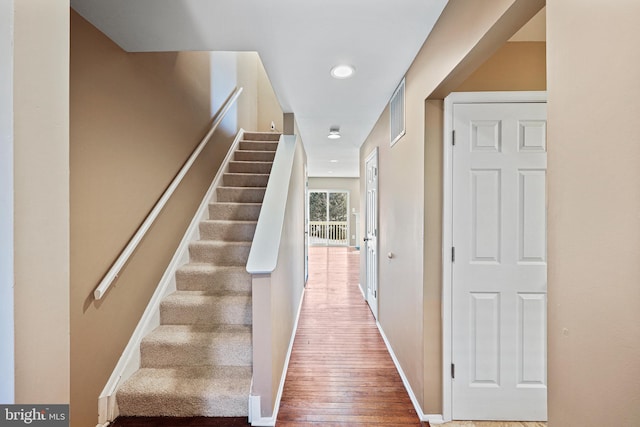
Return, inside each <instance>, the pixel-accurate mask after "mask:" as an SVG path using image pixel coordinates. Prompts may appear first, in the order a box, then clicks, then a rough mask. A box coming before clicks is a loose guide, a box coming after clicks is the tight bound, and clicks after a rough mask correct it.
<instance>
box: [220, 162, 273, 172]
mask: <svg viewBox="0 0 640 427" xmlns="http://www.w3.org/2000/svg"><path fill="white" fill-rule="evenodd" d="M272 167H273V162H250V161H231V162H229V172H230V173H260V174H263V173H270V172H271V168H272Z"/></svg>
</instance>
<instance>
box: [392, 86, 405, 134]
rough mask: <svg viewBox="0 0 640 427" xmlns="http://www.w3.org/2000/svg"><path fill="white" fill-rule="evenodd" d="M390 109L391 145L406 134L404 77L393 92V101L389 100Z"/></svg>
mask: <svg viewBox="0 0 640 427" xmlns="http://www.w3.org/2000/svg"><path fill="white" fill-rule="evenodd" d="M389 111H390V114H391V146H393V145H394V144H395V143H396V142H398V141H399V140H400V138H402V136H403V135H404V134H405V120H404V79H402V81H401V82H400V84H399V85H398V88H397V89H396V91H395V92H393V96H392V97H391V101H389Z"/></svg>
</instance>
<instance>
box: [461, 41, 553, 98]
mask: <svg viewBox="0 0 640 427" xmlns="http://www.w3.org/2000/svg"><path fill="white" fill-rule="evenodd" d="M545 55H546V43H544V42H509V43H506V44H504V45H503V46H502V47H501V48H500V49H498V51H497V52H496V53H494V54H493V55H492V56H491V58H489V59H488V60H487V61H486V62H485V63H483V64H482V65H481V66H480V67H478V68H477V69H476V70H475V71H474V72H473V74H471V75H470V76H469V77H468V78H467V79H466V80H465V81H464V82H463V83H462V84H461V85H460V86H458V87H457V88H456V89H455V91H456V92H476V91H505V90H506V91H517V90H525V91H526V90H546V88H547V81H546V76H547V72H546V66H547V62H546V58H545Z"/></svg>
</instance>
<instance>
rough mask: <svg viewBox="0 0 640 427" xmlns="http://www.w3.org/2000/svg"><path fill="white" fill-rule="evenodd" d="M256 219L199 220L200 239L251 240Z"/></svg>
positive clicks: (254, 230)
mask: <svg viewBox="0 0 640 427" xmlns="http://www.w3.org/2000/svg"><path fill="white" fill-rule="evenodd" d="M256 224H257V222H256V221H224V220H207V221H201V222H200V225H199V227H200V239H202V240H221V241H227V242H251V241H253V235H254V234H255V232H256Z"/></svg>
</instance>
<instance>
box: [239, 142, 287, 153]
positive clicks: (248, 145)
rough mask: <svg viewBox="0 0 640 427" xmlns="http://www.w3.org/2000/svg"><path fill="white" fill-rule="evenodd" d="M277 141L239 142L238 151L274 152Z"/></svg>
mask: <svg viewBox="0 0 640 427" xmlns="http://www.w3.org/2000/svg"><path fill="white" fill-rule="evenodd" d="M277 148H278V141H250V140H246V139H243V140H241V141H240V150H249V151H276V149H277Z"/></svg>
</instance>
